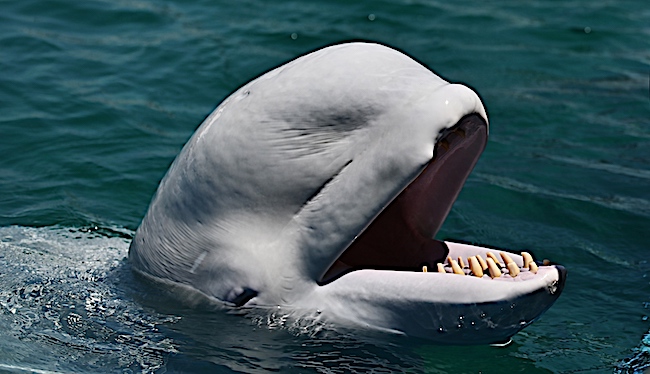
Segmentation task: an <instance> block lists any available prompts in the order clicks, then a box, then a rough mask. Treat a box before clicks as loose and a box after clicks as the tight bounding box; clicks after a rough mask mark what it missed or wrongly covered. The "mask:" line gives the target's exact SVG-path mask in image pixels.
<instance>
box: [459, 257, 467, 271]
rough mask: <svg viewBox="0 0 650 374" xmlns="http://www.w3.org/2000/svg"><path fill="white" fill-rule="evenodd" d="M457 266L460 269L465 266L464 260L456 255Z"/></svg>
mask: <svg viewBox="0 0 650 374" xmlns="http://www.w3.org/2000/svg"><path fill="white" fill-rule="evenodd" d="M458 266H460V267H461V269H462V268H464V267H465V261H463V258H462V257H458Z"/></svg>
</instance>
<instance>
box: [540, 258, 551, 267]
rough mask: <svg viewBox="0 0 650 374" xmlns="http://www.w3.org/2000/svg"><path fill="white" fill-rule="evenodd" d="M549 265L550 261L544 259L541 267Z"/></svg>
mask: <svg viewBox="0 0 650 374" xmlns="http://www.w3.org/2000/svg"><path fill="white" fill-rule="evenodd" d="M550 264H551V260H549V259H548V258H545V259H544V261H542V265H544V266H548V265H550Z"/></svg>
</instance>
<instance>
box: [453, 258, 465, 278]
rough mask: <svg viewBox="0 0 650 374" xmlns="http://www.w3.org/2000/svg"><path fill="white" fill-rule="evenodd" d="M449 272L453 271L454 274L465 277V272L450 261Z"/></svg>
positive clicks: (456, 263)
mask: <svg viewBox="0 0 650 374" xmlns="http://www.w3.org/2000/svg"><path fill="white" fill-rule="evenodd" d="M451 270H453V271H454V274H458V275H465V272H464V271H463V269H461V268H460V266H458V262H456V260H451Z"/></svg>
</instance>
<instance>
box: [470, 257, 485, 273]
mask: <svg viewBox="0 0 650 374" xmlns="http://www.w3.org/2000/svg"><path fill="white" fill-rule="evenodd" d="M467 260H468V261H469V268H470V269H472V273H474V276H475V277H479V278H481V277H482V276H483V269H481V264H479V262H478V260H477V259H476V257H474V256H472V257H470V258H468V259H467Z"/></svg>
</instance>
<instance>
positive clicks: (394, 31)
mask: <svg viewBox="0 0 650 374" xmlns="http://www.w3.org/2000/svg"><path fill="white" fill-rule="evenodd" d="M356 39H363V40H373V41H378V42H381V43H385V44H388V45H391V46H393V47H395V48H398V49H400V50H402V51H404V52H406V53H408V54H409V55H411V56H413V57H414V58H416V59H418V60H419V61H421V62H422V63H423V64H425V65H427V66H428V67H430V68H431V69H433V70H435V71H436V72H437V73H438V74H440V75H441V76H443V77H444V78H446V79H448V80H450V81H460V82H465V83H467V84H469V85H471V86H472V87H473V88H475V89H476V90H477V91H478V92H479V94H480V95H481V97H482V99H483V100H484V102H485V105H486V107H487V110H488V113H489V115H490V125H491V129H490V136H491V137H490V141H489V144H488V147H487V149H486V151H485V153H484V155H483V157H482V158H481V160H480V161H479V163H478V165H477V167H476V169H475V170H474V172H473V174H472V175H471V176H470V178H469V180H468V182H467V184H466V186H465V188H464V190H463V192H462V193H461V196H460V197H459V200H458V201H457V203H456V204H455V205H454V208H453V210H452V212H451V214H450V216H449V218H448V220H447V222H446V223H445V225H444V226H443V228H442V230H441V233H440V237H441V238H456V239H463V240H468V241H474V242H477V243H486V244H492V245H497V246H500V247H505V248H512V249H515V250H522V249H530V250H532V251H533V252H534V253H535V254H536V255H537V256H538V257H542V258H544V257H545V258H550V259H552V260H554V261H557V262H559V263H562V264H564V265H565V266H566V267H567V269H568V271H569V278H568V283H567V286H566V288H565V291H564V293H563V295H562V296H561V297H560V299H559V301H558V302H557V303H556V304H555V305H554V306H553V307H552V308H551V309H550V310H549V311H548V312H547V313H546V314H545V315H544V316H543V318H542V319H541V320H539V321H538V322H536V323H535V324H533V325H532V326H530V327H529V328H527V329H525V330H524V331H523V332H521V333H520V334H518V335H517V336H515V338H514V341H513V343H512V344H511V345H510V346H508V347H505V348H493V347H441V346H434V345H431V344H429V343H427V342H426V341H424V340H418V339H411V338H407V337H395V336H389V335H382V334H375V333H369V332H360V331H356V330H345V329H343V328H340V327H332V326H324V325H319V324H314V325H309V324H307V325H305V324H301V323H297V324H294V323H290V322H287V321H285V320H283V318H282V315H281V314H278V315H262V314H260V315H244V316H242V315H237V314H232V313H227V312H224V311H219V310H209V308H205V307H190V306H186V305H182V304H179V303H178V302H176V301H175V300H174V299H173V298H172V297H171V296H170V295H166V294H165V293H163V292H161V291H160V290H159V289H158V288H156V287H154V286H152V285H150V284H148V283H146V282H144V281H143V280H141V279H139V278H137V277H135V276H134V275H133V273H132V272H131V269H130V267H129V264H128V262H127V261H126V260H125V257H126V254H127V249H128V243H129V241H130V237H131V235H132V234H133V232H134V230H135V228H136V227H137V225H138V224H139V222H140V220H141V218H142V216H143V214H144V212H145V209H146V207H147V205H148V203H149V200H150V199H151V196H152V194H153V192H154V191H155V188H156V186H157V184H158V182H159V180H160V178H162V176H163V174H164V172H165V170H166V169H167V167H168V166H169V164H170V163H171V161H172V160H173V158H174V157H175V155H176V154H177V153H178V151H179V150H180V148H181V147H182V145H183V144H184V143H185V142H186V141H187V139H188V138H189V136H190V135H191V134H192V132H193V131H194V129H195V128H196V126H198V124H199V123H200V122H201V121H202V119H203V118H204V117H205V116H206V115H207V114H209V113H210V111H211V110H212V109H214V108H215V107H216V105H217V104H218V103H219V102H220V101H221V100H222V99H223V98H225V97H226V96H227V95H228V94H229V93H230V92H232V91H233V90H235V89H236V88H237V87H239V86H240V85H242V84H244V83H245V82H247V81H248V80H250V79H252V78H254V77H256V76H258V75H260V74H262V73H264V72H265V71H267V70H269V69H271V68H273V67H275V66H277V65H279V64H282V63H284V62H286V61H288V60H290V59H293V58H295V57H296V56H298V55H301V54H304V53H307V52H309V51H312V50H314V49H317V48H320V47H322V46H325V45H329V44H332V43H337V42H341V41H345V40H356ZM649 75H650V7H648V6H647V4H646V2H645V1H641V0H636V1H619V2H605V1H577V0H573V1H571V0H570V1H565V2H561V3H557V2H544V1H531V2H507V1H499V2H492V3H486V4H481V5H480V6H478V5H476V4H475V3H471V2H467V1H460V2H451V3H450V2H442V1H407V0H398V1H391V2H388V1H373V2H370V1H360V2H355V3H354V4H350V3H348V2H344V1H328V2H326V1H312V2H309V3H304V2H298V1H284V2H273V1H266V2H262V1H252V0H250V1H241V2H238V3H237V5H233V3H231V2H225V1H193V2H189V3H188V2H180V1H168V2H154V1H149V0H141V1H128V2H127V1H101V0H94V1H87V2H69V1H38V2H37V1H31V0H27V1H20V2H9V1H4V2H0V126H1V127H0V128H1V129H2V136H0V154H1V157H0V240H1V241H0V337H1V339H0V371H7V372H152V371H153V372H179V373H189V372H206V371H210V372H221V371H223V372H230V371H244V372H254V371H259V372H264V371H269V370H280V371H283V372H303V371H314V372H328V371H329V372H345V371H360V372H367V371H372V370H374V371H376V372H396V371H411V372H431V373H462V372H467V373H476V372H479V371H480V372H482V373H501V372H503V370H504V368H508V369H509V370H510V371H513V372H541V373H547V372H557V373H576V372H579V373H601V372H605V373H607V372H614V371H620V372H625V373H627V372H642V371H643V370H644V369H645V368H647V367H648V366H650V337H648V336H647V335H645V334H647V333H648V329H649V328H650V322H649V321H648V316H649V315H650V280H649V279H648V274H649V272H650V265H649V264H648V255H649V254H650V251H649V250H648V240H647V233H648V232H649V231H650V188H649V187H650V147H649V145H650V95H649V85H650V81H649V80H650V78H649Z"/></svg>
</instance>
